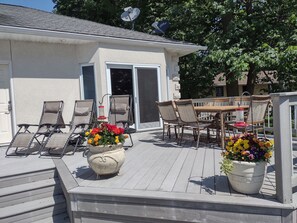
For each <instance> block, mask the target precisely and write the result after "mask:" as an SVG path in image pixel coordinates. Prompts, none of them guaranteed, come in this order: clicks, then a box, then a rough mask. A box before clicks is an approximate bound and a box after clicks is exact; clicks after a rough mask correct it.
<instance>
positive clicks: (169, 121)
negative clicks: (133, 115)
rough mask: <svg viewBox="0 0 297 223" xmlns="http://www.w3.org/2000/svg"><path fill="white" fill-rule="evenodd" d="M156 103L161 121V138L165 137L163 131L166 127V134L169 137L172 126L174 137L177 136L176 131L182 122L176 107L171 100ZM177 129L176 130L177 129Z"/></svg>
mask: <svg viewBox="0 0 297 223" xmlns="http://www.w3.org/2000/svg"><path fill="white" fill-rule="evenodd" d="M156 104H157V106H158V109H159V113H160V115H161V119H162V122H163V140H164V139H165V131H166V128H167V135H168V136H169V138H171V127H173V128H174V132H175V138H178V132H179V129H180V127H181V126H182V123H181V121H180V119H179V117H178V116H177V113H176V108H175V105H174V102H173V101H163V102H158V101H156ZM177 130H178V131H177Z"/></svg>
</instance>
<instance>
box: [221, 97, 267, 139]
mask: <svg viewBox="0 0 297 223" xmlns="http://www.w3.org/2000/svg"><path fill="white" fill-rule="evenodd" d="M270 103H271V98H270V96H269V95H252V96H251V97H250V104H249V109H248V111H247V115H246V117H245V122H246V126H244V127H238V126H235V125H234V124H233V123H232V124H227V127H232V128H233V135H235V131H234V129H238V130H241V131H242V132H249V131H252V132H253V133H257V132H258V130H260V129H263V134H264V137H266V133H265V116H266V113H267V110H268V106H269V104H270ZM257 104H263V105H262V106H263V108H262V109H261V110H260V114H259V115H258V116H260V117H256V116H255V114H254V109H256V107H255V106H257ZM255 118H256V119H255ZM255 130H257V131H255Z"/></svg>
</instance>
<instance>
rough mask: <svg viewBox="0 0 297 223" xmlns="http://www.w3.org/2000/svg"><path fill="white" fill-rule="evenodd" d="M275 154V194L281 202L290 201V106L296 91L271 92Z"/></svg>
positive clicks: (291, 171)
mask: <svg viewBox="0 0 297 223" xmlns="http://www.w3.org/2000/svg"><path fill="white" fill-rule="evenodd" d="M271 97H272V102H273V129H274V130H273V132H274V143H275V144H274V148H275V150H274V154H275V178H276V196H277V199H278V200H279V201H280V202H282V203H292V187H293V182H292V180H293V162H292V137H291V134H292V125H291V108H290V106H292V105H294V104H296V103H297V92H289V93H274V94H271Z"/></svg>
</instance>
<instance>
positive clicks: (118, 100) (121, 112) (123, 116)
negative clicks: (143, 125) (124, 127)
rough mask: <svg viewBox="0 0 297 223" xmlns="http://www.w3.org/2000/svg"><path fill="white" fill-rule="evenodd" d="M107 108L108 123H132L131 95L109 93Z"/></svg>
mask: <svg viewBox="0 0 297 223" xmlns="http://www.w3.org/2000/svg"><path fill="white" fill-rule="evenodd" d="M109 100H110V108H109V117H108V120H109V123H111V124H114V125H116V124H118V123H122V124H128V125H132V124H133V115H132V97H131V95H111V96H110V98H109Z"/></svg>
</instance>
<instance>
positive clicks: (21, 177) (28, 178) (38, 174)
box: [0, 168, 57, 188]
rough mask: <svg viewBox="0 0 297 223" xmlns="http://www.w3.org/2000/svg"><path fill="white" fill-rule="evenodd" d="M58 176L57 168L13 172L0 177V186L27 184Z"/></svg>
mask: <svg viewBox="0 0 297 223" xmlns="http://www.w3.org/2000/svg"><path fill="white" fill-rule="evenodd" d="M54 177H57V172H56V169H55V168H48V169H45V170H44V169H43V170H39V171H31V172H27V173H22V174H13V175H10V176H3V177H0V188H5V187H11V186H15V185H20V184H26V183H30V182H34V181H40V180H46V179H50V178H54Z"/></svg>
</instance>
